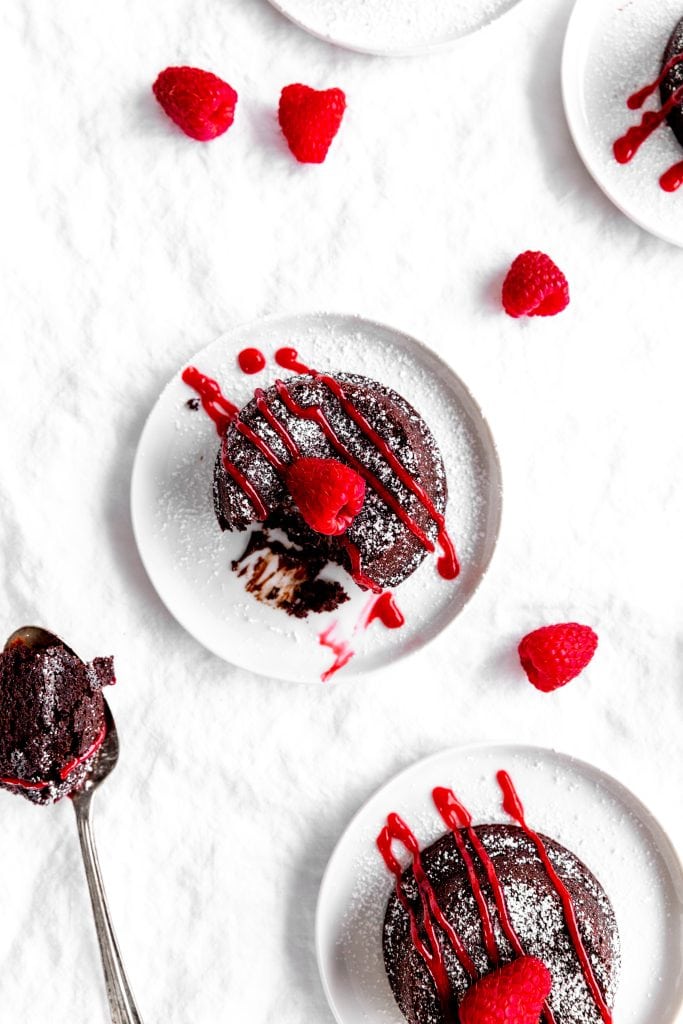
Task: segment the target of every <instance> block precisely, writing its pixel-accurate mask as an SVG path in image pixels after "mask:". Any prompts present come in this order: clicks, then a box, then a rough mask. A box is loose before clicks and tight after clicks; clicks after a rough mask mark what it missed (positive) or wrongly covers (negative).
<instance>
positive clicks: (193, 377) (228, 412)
mask: <svg viewBox="0 0 683 1024" xmlns="http://www.w3.org/2000/svg"><path fill="white" fill-rule="evenodd" d="M237 362H238V365H239V367H240V369H241V370H242V372H243V373H246V374H253V373H258V372H260V370H262V369H263V368H264V367H265V365H266V358H265V356H264V355H263V353H262V352H261V351H260V350H259V349H256V348H247V349H243V350H242V351H241V352H240V353H239V354H238V357H237ZM275 362H276V363H277V364H278V366H281V367H282V368H283V369H286V370H289V371H291V372H293V373H301V374H310V375H311V376H314V377H316V379H318V380H321V381H322V382H323V383H324V384H325V385H326V386H327V387H328V388H329V389H330V390H331V391H332V393H333V394H334V395H335V397H336V398H337V399H338V401H339V402H340V404H341V405H342V408H343V409H344V411H345V412H346V413H347V415H348V416H350V417H351V418H352V419H353V421H354V422H355V423H356V424H357V425H358V426H359V428H360V429H361V430H362V431H363V433H364V434H365V436H366V437H367V438H368V439H369V440H370V441H371V442H372V443H373V444H375V446H376V447H377V448H378V449H379V451H380V452H381V453H382V455H383V456H384V457H385V459H386V460H387V461H388V462H389V464H390V466H391V468H392V469H393V470H394V472H395V473H396V475H397V476H398V478H399V479H400V480H401V482H402V483H403V484H404V485H405V486H406V487H407V488H408V489H409V490H410V491H411V492H412V493H413V494H415V495H416V497H417V498H418V500H419V501H420V502H421V503H422V505H423V507H424V508H425V509H426V511H427V512H428V513H429V515H430V516H431V517H432V519H433V520H434V521H435V522H436V524H437V527H438V530H439V534H438V544H439V546H440V547H441V554H440V555H439V557H438V560H437V569H438V572H439V575H441V576H442V577H443V578H444V579H447V580H452V579H455V578H456V577H457V576H458V575H459V573H460V565H459V563H458V559H457V555H456V553H455V546H454V544H453V542H452V540H451V538H450V536H449V534H448V532H447V530H446V525H445V518H444V516H443V515H442V514H441V513H440V512H438V511H437V509H436V508H435V507H434V504H433V502H432V500H431V498H430V497H429V495H428V494H427V493H426V491H425V490H424V488H423V487H422V485H421V484H420V483H419V482H418V481H417V480H415V479H414V478H413V477H412V476H411V474H410V473H408V471H407V470H406V469H405V468H404V466H403V465H402V464H401V463H400V462H399V461H398V459H397V458H396V456H395V455H394V453H393V451H392V449H391V448H390V447H389V445H388V444H387V443H386V442H385V441H384V439H383V438H381V437H380V436H379V435H378V434H377V433H376V431H375V430H374V428H373V427H372V426H371V424H370V423H369V422H368V421H367V420H366V419H365V417H364V416H363V414H362V413H361V412H360V411H359V410H358V409H356V407H355V406H354V405H353V403H352V402H351V401H350V400H349V399H348V398H347V397H346V395H345V393H344V392H343V390H342V389H341V387H340V386H339V385H338V384H337V382H336V381H335V380H334V379H333V378H331V377H328V376H326V375H324V374H318V373H316V371H314V370H312V369H311V368H310V367H308V366H307V365H306V364H305V363H303V362H302V361H301V360H300V359H299V353H298V351H297V350H296V349H295V348H288V347H286V348H280V349H278V350H277V351H276V353H275ZM182 380H183V382H184V383H185V384H187V385H188V386H189V387H191V388H192V389H193V390H194V391H196V392H197V395H198V396H199V399H200V402H201V405H202V408H203V409H204V411H205V412H206V413H207V415H208V416H209V417H210V418H211V420H212V421H213V423H214V424H215V426H216V431H217V433H218V434H219V436H220V437H223V435H224V434H225V432H226V430H227V429H228V426H229V425H230V424H231V423H232V422H233V421H235V422H236V427H237V429H238V430H239V431H240V433H242V434H243V435H244V436H246V437H247V438H248V439H249V440H250V441H251V442H252V444H254V445H255V446H256V447H257V448H258V450H259V451H260V452H261V454H262V455H264V457H265V458H266V459H268V461H269V462H270V463H271V465H272V466H273V467H274V468H275V469H276V470H277V471H281V470H282V469H283V468H284V463H283V462H282V460H281V459H280V458H279V457H278V456H277V455H276V454H275V452H274V451H273V450H272V448H271V447H270V445H268V443H267V442H266V441H264V440H263V438H261V437H259V436H258V435H257V434H256V433H255V432H254V431H253V430H252V429H251V428H250V427H248V426H247V425H246V424H244V423H242V422H241V421H239V420H238V419H237V417H238V414H239V409H238V407H237V406H236V405H235V404H234V403H233V402H231V401H230V400H229V399H227V398H226V397H225V395H224V394H223V392H222V390H221V387H220V385H219V384H218V382H217V381H216V380H214V379H213V378H211V377H207V376H206V375H205V374H203V373H201V371H200V370H198V369H197V368H196V367H194V366H188V367H186V368H185V369H184V370H183V373H182ZM276 386H277V388H278V393H279V396H280V398H281V399H282V401H283V402H284V404H285V405H286V407H287V409H288V411H290V412H291V413H292V414H294V415H297V416H300V417H303V418H307V419H312V420H314V421H315V422H317V423H318V425H319V426H320V427H321V429H322V430H323V432H324V433H325V435H326V436H327V437H328V440H330V442H331V443H332V445H333V447H335V449H336V450H337V451H338V452H339V454H341V455H342V456H343V457H345V458H346V459H347V461H348V462H350V464H351V465H352V466H353V467H354V468H355V469H357V471H360V472H361V474H362V475H363V476H364V477H365V479H367V480H368V481H369V482H370V484H371V486H373V487H374V488H375V490H377V492H378V493H379V494H380V496H381V497H382V498H383V500H384V501H385V502H386V503H387V504H388V505H389V507H390V508H392V510H393V511H394V512H395V513H396V515H397V516H398V517H399V518H400V519H401V520H402V521H403V522H404V524H405V525H406V526H407V527H408V529H410V530H411V532H413V533H414V534H415V535H416V536H417V537H418V539H419V540H420V541H421V543H422V544H423V545H424V546H425V547H426V548H427V550H428V551H432V552H433V551H434V550H435V547H434V544H433V543H432V542H431V541H430V539H429V538H428V537H427V535H426V534H425V533H424V531H423V530H422V529H421V528H420V527H419V526H418V524H417V523H416V522H415V521H414V520H413V519H412V517H411V516H410V515H409V514H408V513H407V512H406V511H405V509H403V508H402V506H401V505H400V504H399V502H398V501H397V500H396V499H395V498H394V496H393V495H392V494H391V492H390V491H388V490H387V489H386V488H385V487H384V485H383V484H382V483H381V482H380V481H379V480H378V479H377V478H376V477H375V476H374V475H373V474H372V473H370V472H369V470H367V469H366V468H365V467H364V466H363V465H362V464H360V463H358V462H357V460H355V459H354V457H353V456H352V455H351V452H349V451H348V449H347V448H346V447H345V446H344V445H343V443H342V442H341V441H339V439H338V438H337V436H336V434H335V433H334V431H333V429H332V427H331V425H330V424H329V421H328V420H327V418H326V416H325V414H324V413H323V411H322V409H321V408H320V406H309V407H302V406H300V405H299V404H298V403H297V402H296V401H295V400H294V399H293V397H292V396H291V395H290V393H289V391H288V390H287V388H286V386H285V385H284V384H283V383H282V381H278V382H277V383H276ZM254 397H255V399H256V401H257V405H258V408H259V411H260V412H261V413H262V415H264V416H265V418H266V420H267V422H268V423H269V424H270V426H271V427H272V428H273V429H274V430H275V431H276V433H277V434H278V436H279V437H280V439H281V440H282V441H283V443H284V445H285V447H286V448H287V449H288V451H289V452H290V454H292V456H293V457H295V458H296V457H298V454H299V453H298V449H297V446H296V443H295V441H294V439H293V438H292V436H291V434H289V432H288V431H287V429H286V428H285V427H284V425H283V424H282V423H280V421H279V420H278V419H277V417H276V416H275V414H274V413H273V411H272V409H270V407H269V406H268V404H267V402H266V398H265V392H263V391H262V390H261V389H257V390H256V392H255V394H254ZM221 461H222V465H223V468H224V469H225V471H226V473H228V474H229V475H230V476H231V477H232V479H233V480H234V481H235V483H236V484H237V485H238V487H240V488H241V489H242V490H243V491H244V493H245V494H246V495H247V497H248V498H249V500H250V501H251V503H252V505H253V506H254V509H255V511H256V513H257V515H258V517H259V518H260V519H265V518H266V517H267V509H266V508H265V506H264V505H263V502H262V501H261V498H260V496H259V495H258V493H257V492H256V490H255V489H254V487H253V485H252V484H251V483H250V481H249V480H247V478H246V477H245V476H244V474H242V473H241V472H240V471H239V470H238V468H237V467H236V466H235V465H234V464H233V463H232V462H231V461H230V460H229V459H228V458H227V457H226V455H225V452H222V455H221ZM345 547H346V550H347V554H348V555H349V559H350V562H351V575H352V578H353V579H354V580H355V582H356V583H358V584H360V585H361V586H362V587H366V588H368V589H370V590H371V591H373V593H374V594H375V596H374V598H373V600H372V602H371V603H370V605H369V606H367V607H366V608H365V609H364V611H363V612H362V614H361V616H360V618H359V620H358V622H357V623H356V627H355V628H354V630H353V632H354V634H355V633H357V632H358V631H359V630H365V629H367V628H368V627H369V626H370V625H371V624H372V623H373V622H374V621H376V620H377V621H379V622H381V623H382V625H383V626H385V627H386V628H387V629H400V628H401V627H402V626H403V625H404V624H405V617H404V615H403V613H402V612H401V610H400V608H399V607H398V605H397V604H396V600H395V598H394V596H393V594H392V593H391V592H390V591H382V590H381V589H380V588H378V587H377V585H376V584H375V583H374V581H373V580H371V579H369V577H367V576H366V575H365V574H364V572H363V568H362V564H361V556H360V552H359V551H358V549H357V548H356V546H355V545H354V544H353V543H352V542H351V541H350V540H349V539H348V538H345ZM338 628H339V626H338V623H337V622H333V623H332V624H331V625H330V626H328V627H327V629H325V630H324V631H323V632H322V633H320V634H319V636H318V642H319V643H320V645H321V646H323V647H327V648H329V649H330V650H331V651H332V653H333V654H334V656H335V657H334V661H333V663H332V665H331V666H330V668H329V669H327V670H326V671H325V672H324V673H323V674H322V676H321V679H322V681H323V682H326V681H327V680H328V679H330V678H331V677H332V676H333V675H335V674H336V673H337V672H338V671H340V669H342V668H344V666H345V665H347V664H348V663H349V661H350V660H351V658H352V657H353V656H354V653H355V651H354V649H353V647H352V646H351V644H350V642H349V641H348V640H345V639H341V638H339V637H337V635H336V634H337V631H338Z"/></svg>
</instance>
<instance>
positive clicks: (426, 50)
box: [268, 0, 523, 59]
mask: <svg viewBox="0 0 683 1024" xmlns="http://www.w3.org/2000/svg"><path fill="white" fill-rule="evenodd" d="M522 2H523V0H513V2H512V3H511V4H510V6H509V7H506V8H505V10H504V11H502V12H501V13H500V14H498V15H496V17H494V18H491V19H490V20H489V21H486V22H484V24H483V25H479V26H478V28H475V29H471V31H469V32H465V33H464V34H463V35H460V36H453V37H451V38H448V39H442V40H439V41H438V42H434V43H423V44H422V45H418V46H408V47H403V46H397V47H390V48H388V49H377V48H376V47H372V46H363V45H361V44H357V43H347V42H341V41H339V40H337V39H334V38H333V37H332V36H330V35H325V33H324V32H319V31H317V30H316V29H312V28H310V27H309V26H308V25H306V24H305V22H303V21H301V19H299V18H297V17H296V16H295V15H293V14H292V13H290V12H289V11H287V10H285V8H284V7H283V6H282V0H268V3H270V5H271V6H272V7H273V8H274V9H275V10H276V11H277V12H278V14H281V15H282V17H283V18H286V19H287V21H289V22H290V23H291V24H292V25H296V27H297V28H299V29H301V30H302V31H303V32H306V33H307V34H308V35H309V36H312V37H313V38H314V39H319V40H320V41H321V42H323V43H327V44H328V45H329V46H336V47H338V48H339V49H341V50H348V51H350V52H351V53H360V54H362V55H363V56H365V57H385V58H391V59H393V58H398V59H405V58H411V57H425V56H429V55H430V54H438V53H443V52H444V51H445V50H449V49H451V47H454V46H457V45H458V43H460V42H462V41H463V40H464V39H467V38H468V37H469V36H473V35H476V33H477V32H481V31H482V29H486V28H488V27H489V26H490V25H493V24H494V23H495V22H497V21H500V19H501V18H504V17H505V16H506V14H509V13H510V12H511V11H514V10H515V8H516V7H519V5H520V3H522Z"/></svg>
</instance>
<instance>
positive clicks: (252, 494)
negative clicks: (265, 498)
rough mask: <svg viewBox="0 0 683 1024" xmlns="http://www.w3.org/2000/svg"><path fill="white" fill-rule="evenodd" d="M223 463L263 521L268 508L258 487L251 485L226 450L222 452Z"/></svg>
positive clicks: (266, 515) (257, 515)
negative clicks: (229, 457)
mask: <svg viewBox="0 0 683 1024" xmlns="http://www.w3.org/2000/svg"><path fill="white" fill-rule="evenodd" d="M221 463H222V465H223V469H224V470H225V472H226V473H227V474H228V475H229V476H231V477H232V479H233V480H234V481H235V483H236V484H237V486H238V487H241V488H242V490H243V491H244V493H245V494H246V496H247V497H248V498H249V501H250V502H251V503H252V505H253V506H254V510H255V512H256V517H257V519H260V520H261V522H263V520H264V519H267V518H268V509H267V508H266V506H265V505H264V504H263V502H262V501H261V496H260V494H259V493H258V491H257V490H256V488H255V487H253V486H252V485H251V483H250V482H249V480H247V478H246V476H245V475H244V473H241V472H240V470H239V469H238V468H237V466H235V465H234V463H232V462H231V461H230V459H228V457H227V456H226V454H225V452H224V451H222V452H221Z"/></svg>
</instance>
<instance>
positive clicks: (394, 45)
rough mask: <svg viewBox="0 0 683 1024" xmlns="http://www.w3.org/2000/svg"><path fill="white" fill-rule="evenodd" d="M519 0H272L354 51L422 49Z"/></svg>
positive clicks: (312, 28) (478, 25) (307, 26)
mask: <svg viewBox="0 0 683 1024" xmlns="http://www.w3.org/2000/svg"><path fill="white" fill-rule="evenodd" d="M518 2H519V0H459V2H455V3H454V2H453V0H271V3H272V4H273V6H274V7H276V8H277V9H278V10H279V11H281V12H282V13H283V14H285V15H286V16H287V17H289V18H291V19H292V21H295V22H296V23H297V24H298V25H301V26H302V27H303V28H305V29H307V30H308V31H309V32H312V33H313V34H314V35H317V36H321V37H322V38H323V39H327V40H329V41H330V42H333V43H337V44H338V45H340V46H345V47H348V48H349V49H353V50H361V51H365V52H368V53H379V54H386V55H393V54H396V55H399V54H406V53H411V52H419V51H422V50H426V49H430V48H432V47H436V46H440V45H444V44H447V43H450V42H453V41H454V40H456V39H460V38H461V37H462V36H465V35H468V34H469V33H470V32H475V31H476V30H477V29H480V28H482V27H483V26H484V25H487V24H488V23H489V22H491V21H494V20H495V19H496V18H498V17H500V15H501V14H504V13H505V12H506V11H508V10H509V9H510V8H511V7H514V6H515V4H516V3H518Z"/></svg>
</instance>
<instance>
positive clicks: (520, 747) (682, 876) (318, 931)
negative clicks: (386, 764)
mask: <svg viewBox="0 0 683 1024" xmlns="http://www.w3.org/2000/svg"><path fill="white" fill-rule="evenodd" d="M502 747H507V748H512V749H513V750H514V751H529V752H535V753H537V754H538V753H541V754H543V755H547V754H552V755H553V756H554V757H559V758H563V759H565V760H568V761H570V762H572V763H573V764H574V765H577V766H578V767H579V768H583V769H586V768H587V769H589V770H590V771H592V772H597V773H598V774H599V775H601V776H603V777H604V778H605V779H606V780H607V782H609V783H610V784H611V785H613V786H616V788H617V790H621V791H623V792H624V793H625V794H626V795H627V796H628V797H629V798H630V799H631V800H632V801H634V803H635V805H636V808H637V810H638V815H639V820H642V821H643V824H647V823H648V819H649V823H650V824H652V825H654V826H655V828H656V829H657V830H658V831H659V833H660V835H661V838H662V839H663V840H664V843H665V846H666V850H665V853H666V863H667V867H669V866H672V867H673V868H674V869H675V870H676V871H677V875H678V877H677V878H674V884H675V885H676V888H677V890H678V889H680V893H679V898H680V899H681V901H682V902H683V852H682V851H679V850H678V848H677V846H676V844H675V843H674V842H673V840H672V839H671V837H670V836H669V833H668V832H667V830H666V829H665V828H664V826H663V825H662V823H661V821H660V819H659V817H658V816H657V815H656V814H654V813H653V812H652V811H651V810H650V809H649V807H648V806H647V804H645V803H644V802H643V800H641V799H640V797H639V796H638V794H637V793H635V792H634V791H633V790H632V789H631V788H630V787H629V786H627V785H626V784H625V783H624V782H621V780H620V779H617V778H616V777H615V776H614V775H612V774H611V772H608V771H606V770H605V769H604V768H601V767H600V766H599V765H597V764H593V763H592V762H591V761H586V760H585V759H584V758H581V757H577V756H576V755H575V754H570V753H568V752H566V751H564V750H559V749H558V748H557V747H543V746H539V745H538V744H535V743H506V742H504V741H502V740H495V741H489V742H486V741H476V742H473V743H464V744H462V745H461V746H454V747H445V748H443V749H442V750H438V751H435V752H434V753H432V754H428V755H427V756H426V757H421V758H418V759H417V760H416V761H413V762H412V764H410V765H408V766H407V767H405V768H402V769H401V771H399V772H397V773H396V774H395V775H392V776H391V777H390V778H388V779H387V780H386V781H385V782H383V783H382V784H381V785H380V786H378V787H377V789H374V790H373V791H372V793H371V794H370V795H369V796H368V797H367V799H366V800H364V801H363V803H362V804H361V806H360V807H359V808H358V810H357V811H356V812H355V813H354V814H353V815H352V817H351V818H350V819H349V821H348V823H347V824H346V826H345V828H344V829H343V831H342V832H341V833H340V835H339V837H338V839H337V841H336V843H335V845H334V848H333V850H332V853H331V854H330V856H329V858H328V861H327V864H326V865H325V870H324V871H323V874H322V878H321V879H320V885H319V888H318V896H317V899H316V906H315V918H314V927H315V959H316V964H317V967H318V976H319V978H320V984H321V986H322V989H323V992H324V994H325V999H326V1000H327V1005H328V1006H329V1008H330V1011H331V1012H332V1015H333V1017H334V1019H335V1020H336V1021H337V1024H348V1020H347V1019H345V1018H344V1017H343V1016H342V1015H341V1014H340V1013H339V1011H338V1009H337V1005H336V1003H335V1000H334V997H333V995H332V991H331V988H330V984H329V981H328V977H327V973H326V970H325V966H324V956H323V948H322V946H323V942H322V925H321V918H322V914H323V901H324V900H325V899H326V897H327V888H328V887H329V885H330V878H331V874H332V871H333V869H334V868H335V867H336V861H337V859H338V857H340V856H341V851H340V847H341V845H342V843H343V841H344V839H345V838H346V836H347V835H348V833H349V832H351V830H352V829H353V828H354V826H355V825H356V824H357V822H358V819H359V818H360V817H361V816H362V815H363V814H364V812H365V811H366V809H367V808H368V806H369V805H370V804H371V803H372V801H373V800H375V798H376V797H378V796H380V794H381V793H382V792H384V790H385V789H388V787H389V786H391V785H393V784H394V783H396V782H400V781H401V780H402V779H403V778H404V777H405V776H408V775H410V774H411V773H412V772H413V771H415V769H417V768H421V767H423V766H425V765H428V764H430V763H432V762H434V761H439V760H441V759H447V758H448V757H449V756H451V755H454V754H458V755H463V754H468V753H477V752H479V751H484V750H495V749H499V748H502ZM641 810H642V811H644V812H645V814H644V818H642V819H641V818H640V811H641ZM650 832H651V830H650ZM658 849H659V847H658ZM682 1008H683V983H682V984H681V991H680V995H679V1000H678V1003H677V1005H675V1006H674V1007H673V1016H672V1018H671V1021H669V1022H666V1024H676V1022H677V1021H678V1019H679V1016H680V1014H681V1009H682Z"/></svg>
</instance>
